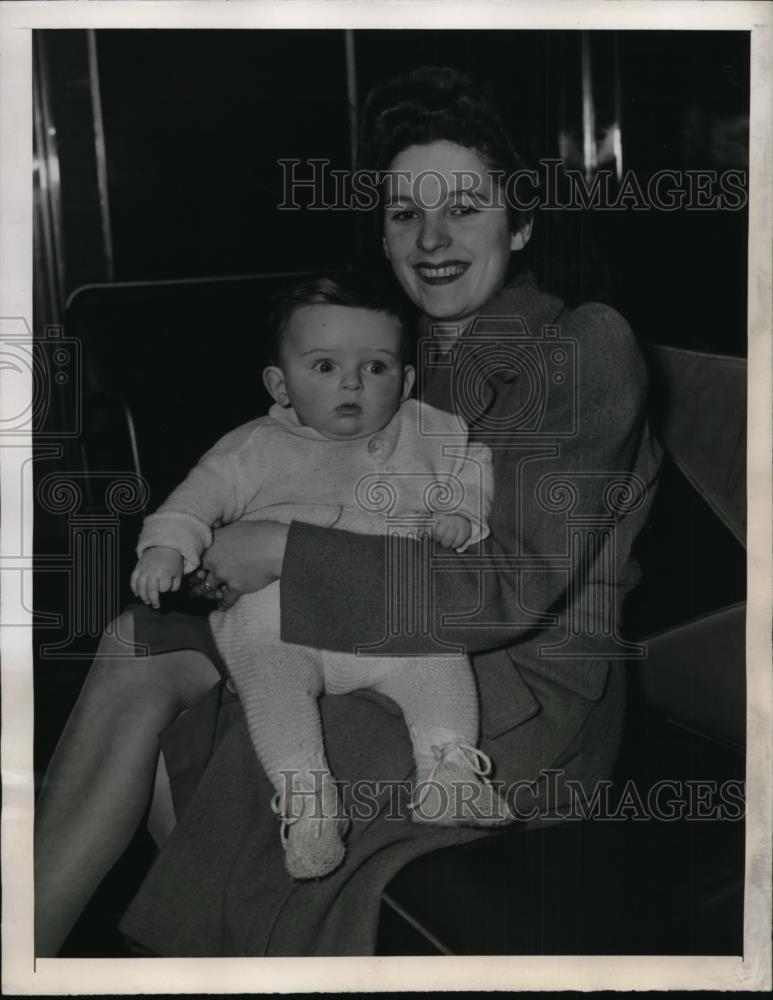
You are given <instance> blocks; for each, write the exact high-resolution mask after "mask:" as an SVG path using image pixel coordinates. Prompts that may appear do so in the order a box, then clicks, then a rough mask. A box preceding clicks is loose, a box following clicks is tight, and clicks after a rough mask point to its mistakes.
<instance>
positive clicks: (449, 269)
mask: <svg viewBox="0 0 773 1000" xmlns="http://www.w3.org/2000/svg"><path fill="white" fill-rule="evenodd" d="M469 266H470V265H469V264H468V263H465V262H464V261H462V260H446V261H443V262H442V263H441V264H414V266H413V269H414V271H415V272H416V273H417V274H418V276H419V278H420V279H421V280H422V281H423V282H424V283H425V284H426V285H447V284H448V283H449V282H451V281H457V280H458V279H459V278H461V276H462V275H463V274H464V272H465V271H466V270H467V268H468V267H469Z"/></svg>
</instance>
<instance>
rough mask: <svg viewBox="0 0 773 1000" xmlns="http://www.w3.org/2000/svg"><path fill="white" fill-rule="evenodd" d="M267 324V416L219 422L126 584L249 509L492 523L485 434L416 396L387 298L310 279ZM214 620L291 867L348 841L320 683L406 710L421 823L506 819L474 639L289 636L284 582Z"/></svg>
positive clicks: (176, 577) (156, 521)
mask: <svg viewBox="0 0 773 1000" xmlns="http://www.w3.org/2000/svg"><path fill="white" fill-rule="evenodd" d="M273 325H274V330H273V336H274V360H275V362H276V363H275V364H272V365H271V366H270V367H268V368H266V370H265V371H264V373H263V379H264V383H265V385H266V387H267V389H268V391H269V392H270V394H271V396H272V398H273V399H274V400H275V403H274V405H273V406H272V407H271V409H270V411H269V413H268V415H267V416H265V417H261V418H259V419H257V420H254V421H252V422H251V423H248V424H245V425H244V426H242V427H239V428H237V429H236V430H234V431H232V432H231V433H229V434H227V435H226V436H225V437H224V438H222V439H221V440H220V441H219V442H218V443H217V444H216V445H215V446H214V447H213V448H212V449H211V450H210V451H208V452H207V453H206V455H204V457H203V458H202V459H201V461H200V462H199V463H198V465H196V467H195V468H194V469H193V470H192V471H191V473H190V474H189V475H188V477H187V479H186V480H185V481H184V482H183V483H182V484H181V485H180V486H178V487H177V488H176V489H175V490H174V491H173V492H172V494H171V495H170V497H169V498H168V499H167V500H166V502H165V503H164V504H162V505H161V507H160V508H159V509H158V511H157V512H156V513H155V514H153V515H151V516H150V517H148V518H146V520H145V523H144V525H143V530H142V534H141V536H140V540H139V543H138V547H137V554H138V556H139V562H138V563H137V566H136V568H135V570H134V572H133V574H132V578H131V586H132V590H133V592H134V593H135V595H136V596H138V597H139V598H141V599H142V600H143V601H145V602H146V603H149V604H152V605H153V606H154V607H158V606H159V594H160V593H163V592H166V591H170V590H177V589H178V588H179V586H180V583H181V579H182V576H183V574H185V573H190V572H191V571H193V570H195V569H196V567H197V566H198V564H199V561H200V559H201V555H202V553H203V551H204V550H205V549H206V548H207V547H208V546H209V545H210V543H211V541H212V529H213V527H215V526H217V525H219V524H227V523H230V522H233V521H237V520H241V519H248V520H249V519H252V520H258V519H268V520H275V521H281V522H283V523H290V521H293V520H301V521H307V522H312V523H315V524H320V525H325V526H333V525H335V527H337V528H340V529H344V530H348V531H359V532H365V533H371V534H383V535H386V534H387V533H388V531H392V532H394V531H397V532H400V533H402V534H412V535H413V536H414V537H415V536H416V534H417V531H418V530H420V529H421V526H422V523H424V524H425V525H427V530H429V531H430V532H431V534H432V536H433V538H434V539H435V541H437V542H438V543H439V544H441V545H442V546H444V547H447V548H455V549H457V550H458V551H461V550H463V549H464V548H465V547H467V546H468V545H471V544H474V543H475V542H477V541H478V540H480V539H481V538H485V537H486V535H487V534H488V527H487V525H486V514H487V511H488V509H489V508H490V504H491V492H492V486H491V455H490V451H489V449H488V448H487V447H485V446H483V445H472V444H470V443H468V441H467V440H466V435H465V434H464V433H463V430H464V429H463V428H462V433H460V421H459V419H458V418H457V417H455V416H451V415H449V414H447V413H444V412H442V411H440V410H437V409H435V408H433V407H430V406H427V405H425V404H421V403H419V402H417V401H416V400H412V399H409V398H408V397H409V395H410V392H411V389H412V387H413V382H414V377H415V373H414V369H413V368H412V367H411V366H410V365H407V364H405V362H404V353H405V347H404V339H405V336H404V329H403V325H402V322H401V320H400V318H399V316H398V314H397V312H396V311H395V307H394V305H393V304H391V303H390V300H389V299H388V298H385V297H384V295H383V294H382V293H381V292H380V291H379V290H377V289H375V288H373V287H371V286H370V285H368V284H367V283H366V282H365V281H364V280H363V279H356V278H353V277H351V276H348V277H346V278H336V279H331V278H320V279H315V280H311V281H306V282H304V283H302V284H299V285H297V286H295V287H294V288H293V289H292V290H291V291H290V292H289V293H288V294H287V295H286V296H285V297H284V298H283V299H282V302H281V303H280V305H279V307H278V309H277V310H276V313H275V316H274V324H273ZM444 445H446V446H452V447H446V448H444ZM446 452H448V454H446ZM449 498H453V499H451V500H450V502H449ZM433 507H434V508H435V510H433ZM439 507H441V508H442V507H445V508H446V509H445V510H443V509H437V508H439ZM310 572H313V567H310ZM209 620H210V625H211V628H212V632H213V635H214V637H215V640H216V642H217V645H218V648H219V649H220V651H221V653H222V655H223V658H224V660H225V662H226V664H227V666H228V670H229V673H230V675H231V677H232V680H233V682H234V684H235V686H236V689H237V692H238V694H239V698H240V700H241V702H242V705H243V707H244V713H245V716H246V719H247V725H248V728H249V733H250V738H251V740H252V743H253V746H254V748H255V752H256V754H257V756H258V758H259V760H260V763H261V765H262V767H263V769H264V771H265V773H266V775H267V776H268V778H269V780H270V781H271V783H272V784H273V786H274V788H275V790H276V793H277V794H276V795H275V796H274V803H273V808H274V810H275V812H277V813H278V814H279V815H280V817H281V819H282V828H281V834H282V842H283V844H284V847H285V861H286V865H287V870H288V872H289V873H290V875H291V876H292V877H293V878H298V879H304V878H319V877H321V876H323V875H327V874H328V873H330V872H332V871H333V870H334V869H335V868H337V867H338V866H339V865H340V864H341V862H342V861H343V858H344V854H345V848H344V841H343V837H344V834H345V832H346V828H347V825H348V823H347V820H346V818H345V817H344V816H343V815H342V813H341V812H340V811H339V803H338V792H337V789H336V786H335V784H334V781H333V776H332V774H331V772H330V768H329V765H328V763H327V760H326V758H325V751H324V745H323V737H322V728H321V722H320V717H319V710H318V706H317V700H318V698H319V696H320V695H321V694H322V693H323V692H326V693H328V694H346V693H349V692H351V691H354V690H357V689H362V688H370V689H372V690H375V691H378V692H380V693H382V694H384V695H387V696H388V697H389V698H391V699H392V700H393V701H394V702H396V703H397V705H399V707H400V708H401V709H402V712H403V714H404V717H405V721H406V724H407V726H408V731H409V733H410V737H411V742H412V746H413V752H414V756H415V761H416V791H415V792H414V798H413V802H412V818H413V820H414V821H415V822H434V823H439V824H442V825H446V826H451V825H457V824H460V823H472V824H474V825H484V826H487V825H488V826H493V825H498V824H501V823H503V822H506V821H507V819H508V818H509V816H508V813H507V810H506V808H505V806H504V803H503V802H502V801H501V800H500V798H499V796H498V794H497V793H496V791H495V789H494V788H493V786H492V785H491V784H490V782H489V781H488V779H487V775H488V773H489V772H490V769H491V764H490V761H489V760H488V758H487V757H486V756H485V754H483V753H482V752H481V751H480V750H478V749H476V743H477V739H478V701H477V692H476V688H475V681H474V676H473V672H472V667H471V665H470V663H469V662H468V660H467V658H466V657H465V656H464V655H462V654H459V653H455V652H453V651H449V653H448V654H443V655H438V656H434V655H433V656H399V657H385V656H382V657H379V656H372V655H361V654H358V653H354V652H353V653H338V652H336V653H333V652H327V651H324V650H317V649H312V648H308V647H305V646H297V645H291V644H289V643H284V642H282V640H281V639H280V635H279V625H280V608H279V583H278V582H276V583H274V584H271V585H270V586H268V587H266V588H264V589H263V590H261V591H258V592H257V593H252V594H245V595H243V596H242V597H241V598H240V599H239V600H238V601H237V603H236V604H235V605H234V606H233V607H232V608H230V609H229V610H227V611H226V610H216V611H213V612H212V613H211V615H210V619H209ZM288 775H291V776H292V779H293V780H292V782H291V787H290V788H288V782H287V780H286V779H287V776H288ZM462 784H464V785H465V786H466V793H465V796H464V802H463V804H462V805H463V807H464V808H462V809H461V810H460V807H459V804H458V802H457V797H456V795H455V791H456V790H458V789H459V787H460V786H461V785H462ZM471 788H472V792H471ZM299 790H300V792H302V794H298V792H299ZM430 800H431V801H432V803H433V807H432V808H431V809H429V808H422V807H426V806H427V803H428V802H429V801H430Z"/></svg>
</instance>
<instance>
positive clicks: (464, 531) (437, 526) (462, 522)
mask: <svg viewBox="0 0 773 1000" xmlns="http://www.w3.org/2000/svg"><path fill="white" fill-rule="evenodd" d="M471 534H472V525H471V524H470V522H469V521H468V520H467V518H466V517H464V516H463V515H462V514H436V515H435V523H434V524H433V526H432V537H433V538H434V539H435V541H436V542H440V544H441V545H442V546H443V548H445V549H458V548H459V547H460V546H461V545H464V543H465V542H466V541H468V540H469V537H470V535H471Z"/></svg>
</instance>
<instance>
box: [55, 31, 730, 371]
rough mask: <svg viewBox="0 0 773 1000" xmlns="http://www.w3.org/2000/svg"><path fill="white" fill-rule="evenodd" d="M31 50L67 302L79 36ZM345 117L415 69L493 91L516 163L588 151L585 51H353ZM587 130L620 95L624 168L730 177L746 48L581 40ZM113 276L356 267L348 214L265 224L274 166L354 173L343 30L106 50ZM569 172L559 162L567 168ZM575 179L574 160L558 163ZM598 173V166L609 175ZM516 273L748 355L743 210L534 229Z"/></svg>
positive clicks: (453, 36)
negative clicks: (449, 73) (285, 163)
mask: <svg viewBox="0 0 773 1000" xmlns="http://www.w3.org/2000/svg"><path fill="white" fill-rule="evenodd" d="M38 34H39V39H40V43H41V47H40V49H39V51H41V52H43V53H44V54H45V58H46V59H47V62H48V73H49V80H50V87H51V94H52V111H53V117H54V120H55V123H56V125H57V130H58V133H59V155H60V161H61V173H62V196H63V213H64V250H65V257H66V289H67V292H68V293H69V292H72V291H73V290H74V289H76V288H77V287H78V286H80V285H82V284H85V283H90V282H94V281H101V280H104V277H105V262H104V257H103V252H102V248H101V239H100V235H99V228H98V211H97V201H96V185H95V172H94V162H93V161H94V142H93V136H92V134H91V128H90V105H89V102H88V96H89V95H88V79H87V69H86V44H87V43H86V34H85V32H82V31H63V30H59V31H46V32H42V33H38ZM353 34H354V46H355V60H356V76H357V86H358V93H359V99H360V102H362V100H363V99H364V96H365V95H366V94H367V92H368V91H369V90H370V88H371V87H372V86H373V85H374V84H375V83H377V82H379V81H383V80H385V79H387V78H389V77H390V76H392V75H394V74H397V73H399V72H401V71H403V70H405V69H408V68H411V67H415V66H417V65H422V64H436V65H452V66H456V67H458V68H460V69H463V70H465V71H469V72H471V73H473V74H474V75H475V76H476V77H478V78H479V79H480V80H482V81H485V82H490V83H491V84H493V86H494V89H495V91H496V93H497V95H498V96H499V99H500V101H501V104H502V105H503V107H504V108H505V109H506V111H507V113H508V116H509V119H510V121H511V123H512V129H513V135H514V136H515V138H516V142H517V143H518V145H519V147H520V148H521V150H522V151H523V153H524V154H525V155H526V156H527V158H528V159H529V160H531V161H532V162H535V161H536V160H538V159H540V158H544V157H558V156H559V154H560V152H561V150H560V147H559V134H560V133H561V132H562V131H563V132H564V134H565V135H568V136H571V137H573V139H574V140H575V141H579V142H580V145H581V90H580V45H581V32H577V31H575V32H569V31H522V32H515V31H455V30H448V31H439V30H437V31H395V30H393V31H356V32H354V33H353ZM588 37H589V44H590V50H591V56H592V60H593V86H594V99H595V103H596V124H597V128H598V129H599V130H602V129H603V128H604V127H606V126H607V125H608V124H609V123H610V122H611V121H612V119H613V116H614V94H615V79H616V78H617V81H618V84H619V94H620V124H621V131H622V150H623V166H624V170H625V171H628V170H631V171H633V172H634V173H635V174H636V176H637V178H638V179H639V181H640V183H641V184H642V186H643V187H645V186H646V182H647V179H648V178H649V177H650V176H651V175H652V174H653V173H654V172H656V171H658V170H661V169H670V170H678V171H679V170H687V169H709V170H717V171H722V170H725V169H745V168H746V167H747V164H748V101H749V97H748V95H749V34H748V33H747V32H711V31H707V32H681V31H662V32H659V31H646V32H644V31H641V32H611V31H610V32H591V33H589V36H588ZM96 47H97V53H98V62H99V83H100V90H101V101H102V112H103V117H104V123H105V149H106V161H107V175H108V186H109V200H110V214H111V221H112V236H113V253H114V264H115V266H114V278H115V280H117V281H148V280H159V279H174V278H193V277H203V276H214V275H234V274H256V273H265V272H268V273H276V272H279V271H287V270H301V269H306V268H312V269H313V268H320V267H323V268H331V267H336V266H346V265H348V264H351V263H352V258H353V255H354V247H355V219H354V217H353V215H352V214H351V213H347V212H328V211H321V212H311V211H300V212H287V211H284V212H279V211H277V209H276V206H277V204H279V203H280V201H281V198H282V190H281V180H282V170H281V168H280V167H279V165H278V163H277V160H278V159H279V158H291V157H296V158H300V159H304V158H308V157H320V158H327V159H329V160H330V166H331V168H333V169H348V168H349V167H350V166H351V160H350V152H349V134H348V127H349V126H348V112H347V91H346V65H345V56H344V32H342V31H328V30H321V31H244V32H241V31H228V30H223V31H179V30H178V31H161V30H144V31H139V30H138V31H100V32H97V33H96ZM563 152H564V155H565V157H566V156H567V154H566V150H565V149H564V150H563ZM569 162H570V163H571V158H569ZM607 166H609V164H607ZM540 214H541V218H538V219H537V225H536V228H535V233H534V238H533V246H532V247H531V250H530V251H529V253H530V256H531V264H532V265H533V266H534V267H535V268H536V270H537V271H538V273H539V275H540V277H541V279H542V280H543V281H544V283H545V284H546V285H548V287H550V288H551V289H552V290H554V291H557V292H559V293H560V294H563V295H564V296H565V297H567V298H568V299H569V300H570V301H580V300H587V299H589V298H595V299H602V300H604V301H607V302H609V303H610V304H612V305H614V306H615V307H616V308H618V309H619V310H620V311H621V312H622V313H623V314H624V315H625V316H626V318H627V319H628V320H629V322H631V324H632V325H633V327H634V330H635V332H636V333H637V335H638V336H639V337H641V338H642V339H644V340H653V341H658V342H661V343H674V344H683V345H689V346H694V347H702V348H707V349H711V350H716V351H719V352H724V353H731V354H741V355H742V354H745V351H746V279H747V274H746V240H747V212H746V210H740V211H738V210H736V211H733V210H724V211H721V210H720V211H717V210H708V211H706V210H703V211H701V210H698V211H690V210H686V209H684V210H678V211H675V212H663V211H657V210H650V211H634V210H627V211H616V212H609V211H608V212H599V211H595V212H594V211H585V212H582V211H581V212H568V211H561V210H559V211H545V212H542V213H540Z"/></svg>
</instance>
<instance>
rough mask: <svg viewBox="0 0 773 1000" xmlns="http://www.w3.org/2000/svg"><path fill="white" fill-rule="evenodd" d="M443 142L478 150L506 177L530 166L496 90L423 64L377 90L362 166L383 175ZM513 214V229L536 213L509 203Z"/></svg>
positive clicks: (370, 104) (369, 107) (366, 123)
mask: <svg viewBox="0 0 773 1000" xmlns="http://www.w3.org/2000/svg"><path fill="white" fill-rule="evenodd" d="M440 140H446V141H448V142H454V143H456V144H457V145H459V146H466V147H468V148H470V149H474V150H475V151H476V152H477V153H478V155H479V156H480V158H481V159H482V160H483V162H484V163H485V164H486V166H487V167H489V168H490V169H491V170H495V171H501V172H502V174H503V175H504V178H509V177H512V176H513V175H514V174H515V173H516V172H517V171H519V170H524V169H526V164H525V163H524V161H523V159H522V158H521V156H520V155H519V153H518V152H517V150H516V149H515V146H514V145H513V143H512V141H511V139H510V136H509V132H508V128H507V126H506V124H505V120H504V118H503V116H502V114H501V112H500V110H499V109H498V108H497V106H496V104H495V102H494V99H493V94H492V91H491V88H489V87H487V86H484V85H482V84H479V83H477V82H476V81H475V80H473V79H472V77H469V76H467V75H466V74H465V73H461V72H460V71H459V70H456V69H451V68H448V67H437V66H422V67H420V68H419V69H415V70H413V71H412V72H410V73H406V74H404V75H402V76H399V77H397V78H395V79H393V80H390V81H389V82H388V83H385V84H383V85H381V86H379V87H376V88H374V89H373V90H372V91H371V93H370V95H369V96H368V99H367V101H366V103H365V109H364V115H363V134H362V143H361V150H362V155H361V163H360V166H361V167H362V168H364V169H366V170H374V171H378V172H379V173H382V172H383V171H386V170H388V168H389V166H390V164H391V163H392V161H393V160H394V158H395V157H396V156H397V154H398V153H400V152H401V151H402V150H404V149H407V148H408V147H409V146H415V145H427V144H428V143H431V142H438V141H440ZM504 178H503V179H504ZM508 214H509V217H510V229H511V231H512V232H515V231H516V230H518V229H520V228H521V226H523V225H524V224H525V223H526V222H527V221H528V220H529V218H530V217H531V212H529V211H524V210H521V209H518V208H517V207H515V206H511V205H509V204H508Z"/></svg>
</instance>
